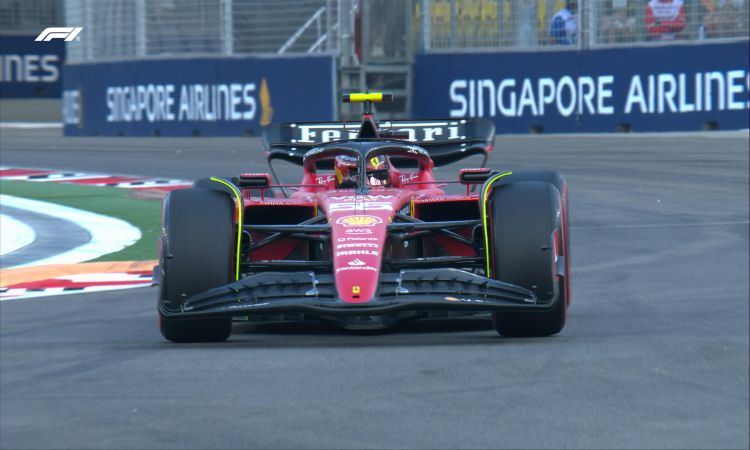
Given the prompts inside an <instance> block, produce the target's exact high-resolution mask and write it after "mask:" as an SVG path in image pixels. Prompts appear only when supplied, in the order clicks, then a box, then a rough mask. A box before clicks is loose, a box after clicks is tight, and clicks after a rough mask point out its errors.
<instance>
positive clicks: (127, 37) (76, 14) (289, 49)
mask: <svg viewBox="0 0 750 450" xmlns="http://www.w3.org/2000/svg"><path fill="white" fill-rule="evenodd" d="M340 3H341V0H153V1H151V0H148V1H147V0H66V2H65V20H66V23H67V24H73V23H75V24H78V25H77V26H83V27H84V28H85V30H86V33H85V34H84V35H82V38H83V39H84V40H85V45H82V46H75V47H76V48H70V49H69V57H68V60H69V62H83V61H107V60H122V59H131V58H150V57H161V58H163V57H167V58H169V57H185V56H216V55H242V54H276V55H283V54H300V53H318V52H324V51H329V52H335V51H337V49H338V47H337V44H338V42H339V39H338V37H339V36H338V30H339V25H338V23H339V19H340V18H339V8H338V6H339V4H340ZM70 47H73V46H70Z"/></svg>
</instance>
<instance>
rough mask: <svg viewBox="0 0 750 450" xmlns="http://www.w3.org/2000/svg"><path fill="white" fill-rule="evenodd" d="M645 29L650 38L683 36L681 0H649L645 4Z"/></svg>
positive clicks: (683, 22) (683, 6)
mask: <svg viewBox="0 0 750 450" xmlns="http://www.w3.org/2000/svg"><path fill="white" fill-rule="evenodd" d="M646 30H647V31H648V36H649V39H650V40H655V41H673V40H675V39H682V38H683V31H684V30H685V5H683V3H682V0H651V1H649V2H648V4H646Z"/></svg>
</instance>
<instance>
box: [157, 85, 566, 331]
mask: <svg viewBox="0 0 750 450" xmlns="http://www.w3.org/2000/svg"><path fill="white" fill-rule="evenodd" d="M389 97H390V96H389V95H388V94H379V93H378V94H373V93H368V94H346V95H345V96H344V101H348V102H363V104H364V106H365V113H364V114H363V118H362V121H361V123H357V124H355V126H352V124H350V123H288V124H278V125H275V126H271V127H269V128H267V129H266V130H265V134H264V141H265V144H266V150H267V151H266V154H267V158H268V161H269V166H271V168H272V170H271V172H272V173H273V174H274V176H273V177H272V176H271V175H270V174H265V173H246V174H240V175H238V176H234V177H210V178H204V179H201V180H199V181H197V182H195V184H194V186H193V187H192V188H190V189H183V190H176V191H173V192H172V193H170V194H169V196H168V197H167V198H166V199H165V202H164V214H163V224H162V233H161V238H160V240H159V252H160V253H159V265H158V266H157V267H155V270H154V274H155V280H156V283H158V284H159V300H158V314H159V319H160V321H159V323H160V329H161V333H162V335H163V336H164V337H165V338H166V339H168V340H170V341H174V342H196V341H223V340H226V339H227V338H228V337H229V335H230V334H231V329H232V319H233V318H241V319H244V320H250V321H282V320H293V321H300V320H310V319H312V320H323V321H328V322H332V323H334V324H337V325H339V326H341V327H343V328H346V329H352V330H358V329H359V330H367V329H381V328H387V327H390V326H393V325H394V324H396V323H398V322H399V321H404V320H410V319H419V318H427V317H454V316H462V315H475V314H488V315H489V314H491V316H492V320H493V322H494V325H495V328H496V330H497V331H498V332H499V333H500V334H501V335H503V336H516V337H520V336H548V335H552V334H555V333H558V332H559V331H560V330H562V328H563V326H564V325H565V317H566V310H567V306H568V304H569V302H570V264H569V261H570V259H569V255H570V251H569V248H570V237H569V234H568V208H567V203H568V202H567V192H568V189H567V184H566V182H565V180H564V179H563V178H562V176H560V174H558V173H557V172H541V171H538V172H513V171H509V170H507V171H506V170H500V171H498V170H491V169H488V168H485V167H480V168H467V169H462V170H460V171H459V173H458V176H457V177H456V178H455V179H451V180H436V179H435V178H434V177H433V168H434V167H435V166H437V165H445V164H448V163H451V162H454V161H458V160H461V159H463V158H465V157H467V156H470V155H481V156H484V161H485V162H486V160H487V155H488V154H489V152H491V151H492V146H493V142H494V135H495V129H494V126H493V124H492V123H491V122H489V121H487V120H485V119H465V120H464V119H450V120H439V121H438V120H432V121H418V122H411V121H381V122H376V121H375V120H374V118H373V115H372V113H371V102H375V101H383V100H388V99H389ZM278 160H283V161H287V162H291V163H293V164H297V165H301V166H302V172H303V174H302V179H301V181H300V182H299V183H298V184H294V185H291V184H282V183H280V182H279V179H278V177H276V173H275V172H274V170H273V164H272V163H273V162H278ZM482 166H484V163H483V164H482ZM450 184H456V185H458V190H459V191H460V193H455V194H448V193H446V192H445V191H444V190H443V189H442V188H443V187H445V186H447V185H450Z"/></svg>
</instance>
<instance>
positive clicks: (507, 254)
mask: <svg viewBox="0 0 750 450" xmlns="http://www.w3.org/2000/svg"><path fill="white" fill-rule="evenodd" d="M555 176H556V177H555ZM510 177H514V178H510ZM510 177H509V179H508V180H507V182H506V183H501V184H499V185H497V186H495V187H494V188H493V190H492V192H491V194H490V198H489V199H488V208H489V211H488V214H489V215H490V217H491V224H489V225H488V226H489V228H490V236H491V248H490V250H489V251H491V252H492V253H491V256H492V262H493V264H492V267H493V272H494V273H493V275H494V278H495V279H497V280H501V281H505V282H508V283H512V284H515V285H518V286H522V287H524V288H526V289H529V290H531V291H533V292H535V293H536V295H537V298H539V299H543V300H546V299H549V298H551V297H552V296H553V295H554V292H555V290H557V292H558V298H557V301H556V303H555V304H554V306H552V308H551V309H548V310H545V311H518V312H504V313H496V314H494V315H493V321H494V324H495V329H496V330H497V332H498V333H500V334H501V335H503V336H507V337H532V336H549V335H552V334H556V333H558V332H560V330H562V329H563V327H564V326H565V315H566V307H567V300H566V296H567V295H566V289H565V287H566V286H565V283H566V282H567V277H558V276H556V275H555V267H554V265H555V263H554V248H555V242H554V238H553V233H554V232H555V230H557V232H558V240H560V242H558V247H557V248H558V249H559V251H560V253H561V256H562V254H564V253H566V252H565V251H564V250H563V249H564V248H565V242H563V238H567V234H566V233H565V230H563V224H564V220H563V216H567V211H565V206H567V205H566V202H564V201H563V194H562V193H561V191H560V190H558V188H557V187H556V186H555V184H557V183H554V184H553V183H552V181H553V179H554V178H558V179H559V180H562V178H561V177H560V176H559V175H558V174H556V173H554V172H536V173H531V174H523V173H521V174H519V176H518V177H515V174H514V175H511V176H510ZM561 183H562V184H563V186H564V181H561ZM563 189H564V187H563ZM566 259H567V258H566ZM566 263H567V260H566Z"/></svg>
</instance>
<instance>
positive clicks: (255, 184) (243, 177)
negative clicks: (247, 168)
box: [237, 173, 271, 189]
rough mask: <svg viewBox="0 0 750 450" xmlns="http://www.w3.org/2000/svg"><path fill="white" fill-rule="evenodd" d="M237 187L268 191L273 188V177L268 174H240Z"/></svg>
mask: <svg viewBox="0 0 750 450" xmlns="http://www.w3.org/2000/svg"><path fill="white" fill-rule="evenodd" d="M237 185H238V186H239V187H241V188H254V189H266V188H268V187H269V186H271V175H269V174H267V173H243V174H240V178H239V183H238V184H237Z"/></svg>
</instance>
